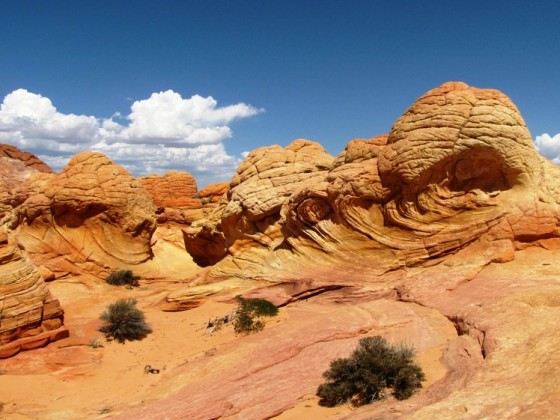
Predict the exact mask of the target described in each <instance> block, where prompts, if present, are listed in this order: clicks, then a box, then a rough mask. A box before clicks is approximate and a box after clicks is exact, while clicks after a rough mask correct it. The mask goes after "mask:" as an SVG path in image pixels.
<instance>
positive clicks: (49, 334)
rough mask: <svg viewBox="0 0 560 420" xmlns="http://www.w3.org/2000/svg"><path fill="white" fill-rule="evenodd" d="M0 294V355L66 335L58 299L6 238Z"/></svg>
mask: <svg viewBox="0 0 560 420" xmlns="http://www.w3.org/2000/svg"><path fill="white" fill-rule="evenodd" d="M2 230H3V229H2ZM4 234H5V232H4ZM0 297H1V299H2V305H1V306H0V319H1V320H2V322H1V323H0V358H5V357H10V356H13V355H14V354H16V353H18V352H19V351H21V350H30V349H34V348H37V347H42V346H44V345H46V344H48V343H49V342H51V341H56V340H59V339H61V338H65V337H68V330H67V329H66V327H64V325H63V323H64V311H63V310H62V308H61V306H60V304H59V302H58V300H57V299H55V298H53V297H52V295H51V293H50V292H49V290H48V288H47V286H46V285H45V282H44V281H43V279H42V278H41V276H40V274H39V271H38V270H37V268H36V267H35V266H34V265H33V263H32V262H31V261H30V260H29V259H28V258H27V256H26V255H25V253H24V252H22V251H21V250H20V249H19V248H18V247H17V246H16V245H14V244H13V243H8V242H7V241H5V242H3V243H2V244H0Z"/></svg>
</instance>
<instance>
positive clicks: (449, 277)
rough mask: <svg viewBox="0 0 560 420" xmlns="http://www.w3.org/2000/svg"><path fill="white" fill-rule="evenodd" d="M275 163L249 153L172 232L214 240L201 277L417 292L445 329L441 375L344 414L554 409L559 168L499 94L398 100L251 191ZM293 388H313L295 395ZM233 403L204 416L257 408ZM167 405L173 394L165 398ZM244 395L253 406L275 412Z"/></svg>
mask: <svg viewBox="0 0 560 420" xmlns="http://www.w3.org/2000/svg"><path fill="white" fill-rule="evenodd" d="M274 150H277V149H276V148H271V150H270V152H272V151H274ZM259 159H261V160H259ZM286 161H287V160H286V159H285V158H284V157H283V155H281V154H279V155H274V154H273V153H268V151H266V150H265V151H263V152H261V153H260V154H259V155H257V154H253V155H252V156H250V157H249V158H248V159H247V161H246V162H244V164H243V165H242V166H241V167H240V169H239V171H238V174H237V175H236V177H235V178H234V182H232V186H231V190H230V192H229V193H228V201H227V203H224V205H223V206H221V207H220V208H217V209H216V211H215V212H214V213H213V214H212V215H211V217H209V218H208V219H207V220H205V221H200V222H199V223H197V224H196V227H197V228H198V231H197V230H195V229H192V230H190V231H188V232H187V235H186V236H187V237H186V242H187V243H189V242H190V243H191V244H196V243H197V241H198V242H200V243H205V244H206V247H207V249H208V248H210V247H211V246H210V245H209V243H212V244H213V245H214V246H215V247H216V249H223V255H220V253H219V252H216V253H215V260H218V259H220V258H221V259H220V261H219V262H218V263H217V264H216V265H215V266H214V267H212V268H211V269H210V270H209V271H208V275H207V277H206V280H207V281H209V282H216V281H218V280H221V279H229V280H228V281H231V279H235V278H237V279H253V280H266V281H268V282H270V283H273V284H276V285H277V286H281V287H283V291H282V292H281V293H277V294H274V293H272V297H273V298H274V299H275V300H276V301H278V302H280V303H282V302H293V301H294V300H298V299H301V298H307V297H310V296H315V295H318V294H322V293H325V291H328V290H333V289H344V290H349V289H352V290H354V292H353V294H350V295H345V296H341V297H339V298H338V300H337V301H336V303H337V304H340V303H341V302H348V301H353V302H355V304H357V303H360V304H362V303H363V302H368V301H375V302H376V304H381V302H382V299H388V298H393V299H395V300H397V301H400V302H401V303H405V304H410V305H418V304H419V305H421V306H422V307H426V308H432V309H434V310H436V311H437V312H438V313H440V314H442V315H444V317H445V318H447V319H448V320H449V321H450V322H451V323H452V324H453V325H454V326H455V327H456V331H457V333H458V335H457V336H456V337H455V338H452V339H449V341H448V344H447V345H446V346H445V349H444V351H443V356H442V362H443V363H444V364H445V365H446V366H447V369H448V371H447V374H446V376H445V378H444V379H443V380H442V381H440V382H438V383H437V384H435V385H434V386H433V387H431V388H430V389H429V390H428V391H427V392H425V393H421V394H420V395H418V396H417V397H414V398H413V399H412V400H410V401H407V402H404V403H403V402H397V401H390V402H387V403H383V404H381V405H376V406H371V407H364V408H362V409H360V410H357V411H356V412H353V413H352V415H351V417H352V418H371V417H376V416H386V417H391V416H393V414H394V416H395V417H396V416H402V415H405V416H415V417H417V418H451V417H469V418H480V417H485V416H494V417H499V418H507V417H515V416H521V417H524V416H526V417H535V416H536V417H548V416H551V415H555V414H556V413H557V410H558V409H560V404H559V401H560V394H559V393H558V390H557V387H556V388H555V386H554V383H555V382H557V380H558V378H559V374H558V370H557V369H556V368H555V367H554V366H556V365H557V362H558V357H556V353H554V352H553V351H552V350H551V348H552V347H551V346H557V345H558V344H560V343H558V339H557V336H558V334H557V332H556V329H557V327H555V325H557V322H560V321H559V318H558V317H559V316H560V312H559V311H558V310H557V309H558V304H557V302H556V301H557V299H556V298H555V297H554V296H557V295H558V294H559V293H560V283H559V282H558V279H557V278H556V274H555V273H554V269H553V268H554V267H556V266H557V264H556V263H555V262H553V261H556V259H557V258H558V257H559V255H558V252H559V251H558V250H559V249H560V245H559V244H560V229H559V226H560V207H559V204H560V194H559V193H560V170H559V169H558V167H557V166H555V165H553V164H552V163H550V162H548V161H546V160H545V159H544V158H542V157H541V156H539V155H538V153H537V151H536V149H535V148H534V146H533V144H532V140H531V135H530V133H529V131H528V129H527V127H526V125H525V123H524V121H523V119H522V117H521V115H520V114H519V112H518V110H517V108H516V107H515V105H514V104H513V103H512V102H511V101H510V100H509V99H508V98H507V97H506V96H505V95H503V94H502V93H500V92H498V91H495V90H487V89H477V88H472V87H469V86H467V85H466V84H464V83H446V84H444V85H442V86H440V87H439V88H436V89H434V90H432V91H430V92H428V93H427V94H426V95H424V96H423V97H421V98H420V99H419V100H418V101H417V102H416V103H414V104H413V105H412V107H410V108H409V109H408V110H407V111H406V113H405V114H404V115H403V116H402V117H401V118H399V119H398V120H397V121H396V123H395V124H394V126H393V128H392V130H391V132H390V133H389V135H388V136H379V137H376V138H374V139H371V140H361V139H359V140H354V141H352V142H350V143H349V144H348V146H347V148H346V150H345V151H344V152H343V153H341V154H340V155H339V156H338V157H337V158H336V160H334V162H332V163H331V164H324V165H321V168H320V169H319V168H317V169H318V170H317V171H316V172H311V174H313V176H311V175H309V174H308V175H309V176H308V179H307V180H303V181H301V182H296V183H294V184H290V183H283V184H282V185H284V186H285V188H286V189H285V190H279V191H278V192H276V190H275V193H272V192H270V193H269V191H267V190H272V189H273V188H275V187H276V186H278V185H279V184H278V182H282V181H278V182H275V180H274V178H273V177H271V178H270V179H269V178H267V181H266V182H267V183H266V184H265V185H264V186H262V187H261V188H258V186H259V183H258V182H254V183H252V184H251V183H250V182H251V181H252V180H258V176H257V174H260V173H263V174H264V173H267V171H266V170H264V169H260V170H257V169H256V168H258V167H261V168H272V169H271V171H272V172H270V173H271V174H273V173H275V172H274V171H276V172H281V171H282V167H283V166H284V165H286ZM252 168H255V169H252ZM248 169H249V171H248ZM246 171H247V172H246ZM243 173H247V174H248V175H249V176H246V177H243V176H241V174H243ZM193 227H195V226H194V225H193ZM194 248H195V249H203V247H202V246H196V247H194ZM187 249H189V248H188V246H187ZM210 262H212V261H210ZM548 267H551V268H548ZM547 270H548V271H547ZM551 270H552V271H551ZM267 289H268V293H269V294H271V290H272V289H273V287H269V288H267ZM265 290H266V289H265ZM263 293H264V294H265V295H266V292H263ZM179 295H180V293H177V292H176V293H175V295H174V296H175V297H177V296H179ZM175 305H183V306H185V303H184V302H175ZM414 307H415V306H414ZM324 310H326V308H325V309H324ZM323 322H325V320H324V319H323ZM329 322H330V320H329ZM413 340H414V339H413ZM552 343H555V344H552ZM302 353H303V352H302ZM271 366H272V365H271ZM305 366H310V364H307V363H306V364H305ZM267 372H269V371H267ZM290 372H292V371H290ZM314 373H317V372H316V371H314ZM308 374H311V373H309V372H308ZM285 375H286V374H285ZM285 375H284V376H285ZM278 377H279V376H278ZM269 379H270V378H269ZM269 379H267V380H266V383H269V382H274V380H272V379H270V380H269ZM303 381H304V379H302V382H301V383H303ZM296 382H297V381H296ZM263 383H265V382H263ZM298 383H299V382H298ZM450 383H452V384H453V385H452V386H451V388H449V387H448V385H450ZM215 384H216V383H214V386H215ZM497 384H499V385H498V386H497ZM315 385H316V381H315ZM498 388H499V389H498ZM255 389H256V388H255ZM247 392H250V391H247ZM255 392H256V391H255ZM306 392H307V393H310V392H313V390H312V388H311V387H309V388H307V390H306V391H301V392H300V394H299V395H300V397H301V395H302V394H305V393H306ZM200 398H201V399H203V398H205V397H204V396H202V395H201V396H200ZM235 398H237V397H235ZM235 398H234V399H235ZM234 399H232V398H229V397H227V396H223V397H222V398H221V400H219V401H217V403H216V404H215V407H218V406H219V407H221V408H219V410H222V411H220V413H221V414H218V415H234V414H233V411H228V410H229V408H231V407H233V408H232V410H233V409H235V410H238V411H235V412H236V413H237V412H242V413H245V411H243V410H251V409H253V408H255V407H257V406H258V404H255V401H251V402H247V401H244V400H243V401H241V400H238V399H235V401H234ZM220 401H221V404H222V405H220V404H219V402H220ZM191 403H194V404H196V403H197V400H196V398H195V399H194V400H192V401H189V402H188V404H191ZM164 405H165V404H162V406H164ZM177 407H181V404H180V403H179V402H178V401H177V400H173V401H170V404H169V406H167V408H168V409H169V410H175V409H176V408H177ZM259 407H260V408H262V409H263V410H264V411H261V412H259V414H258V416H261V417H266V416H273V415H276V414H277V412H275V411H274V410H272V409H270V410H268V411H267V410H265V409H264V408H263V406H259ZM217 410H218V409H217ZM280 411H282V410H280ZM170 412H171V411H170ZM391 413H392V414H391Z"/></svg>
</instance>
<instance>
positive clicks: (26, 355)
mask: <svg viewBox="0 0 560 420" xmlns="http://www.w3.org/2000/svg"><path fill="white" fill-rule="evenodd" d="M178 286H180V284H177V283H169V284H166V283H165V282H155V283H151V284H142V285H141V287H139V288H136V289H133V290H128V289H125V288H122V287H112V286H109V285H107V284H104V283H103V282H101V281H99V280H97V281H86V282H76V281H56V282H53V283H50V285H49V287H50V289H51V291H52V293H53V294H54V295H55V296H56V297H58V298H59V299H60V301H61V304H62V306H63V307H64V308H65V323H66V325H67V327H68V328H69V330H70V333H71V336H70V337H69V338H67V339H64V340H61V341H58V342H56V343H53V344H51V345H49V346H47V347H45V348H42V349H37V350H33V351H27V352H22V353H19V354H18V355H16V356H15V357H12V358H10V359H5V360H0V372H1V374H0V402H2V403H3V410H2V412H0V418H6V419H75V418H103V417H107V416H111V414H112V413H114V411H113V409H114V408H116V409H117V411H118V410H119V409H120V408H122V407H123V406H126V405H128V404H137V403H141V402H142V401H144V400H149V399H150V392H151V391H153V390H155V389H156V388H157V395H159V396H161V395H171V394H172V393H173V392H175V391H176V390H175V389H173V387H172V386H171V385H170V384H168V383H166V380H165V378H166V377H168V376H169V375H158V374H146V373H145V372H144V368H145V366H146V365H150V366H151V367H153V368H156V369H160V372H161V373H168V372H169V371H173V369H174V368H176V367H179V366H181V365H184V364H185V363H189V362H192V361H193V360H195V359H197V358H199V357H204V356H205V355H208V354H211V353H212V351H213V350H214V349H215V348H216V346H219V345H220V344H223V343H226V342H229V341H232V340H242V337H241V336H236V335H235V334H234V332H233V328H232V327H227V328H223V329H222V330H220V331H218V332H215V333H214V334H212V335H210V334H209V330H208V329H207V328H206V326H207V323H208V320H209V319H210V318H213V317H217V316H223V315H225V314H226V313H228V312H230V311H231V310H233V309H234V308H235V307H236V304H235V303H229V302H227V296H233V295H234V294H236V293H232V292H231V291H229V292H228V293H229V295H227V296H220V295H218V296H213V297H212V298H211V299H208V300H207V301H206V302H205V303H203V304H202V305H201V306H200V307H198V308H195V309H192V310H189V311H183V312H163V311H161V310H160V309H158V308H157V306H156V304H157V303H158V302H159V301H160V300H161V299H162V297H163V296H164V294H165V291H166V290H168V289H169V288H173V287H178ZM122 297H127V298H135V299H137V300H138V307H139V308H140V309H142V310H143V311H144V313H145V315H146V318H147V321H148V323H149V324H150V325H151V326H152V329H153V333H151V334H150V335H149V336H148V337H147V338H145V339H144V340H142V341H134V342H126V343H125V344H120V343H118V342H114V341H111V342H108V341H107V340H105V338H104V337H103V335H102V334H100V333H99V332H98V331H97V328H98V327H99V325H101V321H100V320H99V315H100V314H101V313H102V312H103V311H104V309H105V308H106V306H107V305H108V304H109V303H111V302H114V301H115V300H117V299H118V298H122ZM224 300H225V301H226V302H224ZM300 304H301V302H300ZM286 316H287V315H286V312H285V311H284V310H281V311H280V316H279V317H277V318H274V321H270V322H276V323H277V322H283V320H284V319H285V318H286ZM240 343H241V342H240ZM440 355H441V351H440V349H432V350H431V351H430V352H427V353H424V354H419V355H418V360H419V362H420V363H421V364H422V366H423V368H424V370H425V372H426V374H427V379H428V381H427V382H426V383H425V384H424V386H425V387H427V386H429V385H430V384H431V383H433V382H435V381H437V380H438V379H440V378H441V377H443V375H444V374H445V369H444V368H443V366H441V364H440V363H439V357H440ZM351 410H352V408H351V407H350V406H342V407H336V408H324V407H320V406H319V405H318V404H317V397H315V396H314V395H308V396H305V397H304V398H302V400H301V401H300V402H298V403H297V404H296V405H295V407H294V408H292V409H290V410H287V411H285V412H284V413H282V414H281V415H280V416H279V417H277V418H280V419H302V418H305V419H321V418H326V417H331V416H334V415H337V414H340V413H345V412H346V413H348V412H350V411H351Z"/></svg>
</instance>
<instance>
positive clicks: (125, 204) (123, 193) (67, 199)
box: [11, 152, 155, 277]
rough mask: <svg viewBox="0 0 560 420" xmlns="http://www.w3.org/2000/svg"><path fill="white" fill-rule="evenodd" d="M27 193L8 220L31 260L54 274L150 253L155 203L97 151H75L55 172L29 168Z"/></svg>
mask: <svg viewBox="0 0 560 420" xmlns="http://www.w3.org/2000/svg"><path fill="white" fill-rule="evenodd" d="M28 184H29V187H30V188H31V190H32V191H33V194H30V196H29V197H28V198H27V200H26V201H25V202H24V203H23V204H22V205H21V206H20V207H19V208H18V209H17V212H16V213H15V214H14V216H13V220H12V222H11V228H13V229H16V228H17V230H16V231H15V235H17V240H18V242H19V243H21V244H23V245H24V246H25V248H26V250H27V251H28V252H29V253H30V254H31V256H32V258H33V260H34V262H35V263H36V264H38V265H42V266H44V267H46V268H48V269H49V270H50V271H52V272H53V273H55V274H56V276H57V277H60V276H64V275H68V274H80V273H90V274H99V273H103V272H105V273H106V272H108V271H111V270H113V269H115V268H118V267H122V266H131V265H132V266H133V265H137V264H140V263H142V262H144V261H146V260H148V259H149V258H151V256H152V251H151V242H150V241H151V236H152V234H153V232H154V229H155V220H154V213H155V207H154V205H153V202H152V198H151V196H150V195H149V194H148V193H147V192H146V191H145V190H144V189H143V188H142V186H141V185H140V184H139V183H138V182H137V181H135V180H134V178H133V177H132V176H131V175H130V174H129V173H128V172H127V171H126V170H125V169H123V168H122V167H120V166H118V165H115V164H114V163H113V162H111V161H110V160H109V159H107V158H106V157H105V156H104V155H102V154H100V153H91V152H84V153H80V154H78V155H76V156H75V157H74V158H72V160H71V161H70V162H69V163H68V166H67V167H66V168H65V169H64V170H63V171H62V172H60V173H59V174H56V175H55V174H40V173H37V174H34V175H32V176H31V177H30V178H29V180H28Z"/></svg>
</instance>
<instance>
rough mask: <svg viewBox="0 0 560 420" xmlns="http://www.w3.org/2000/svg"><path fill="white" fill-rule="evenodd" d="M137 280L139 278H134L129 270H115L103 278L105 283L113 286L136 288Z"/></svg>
mask: <svg viewBox="0 0 560 420" xmlns="http://www.w3.org/2000/svg"><path fill="white" fill-rule="evenodd" d="M138 280H140V276H135V275H134V273H133V272H132V271H131V270H115V271H113V272H112V273H111V274H109V275H108V276H107V277H106V278H105V281H106V282H107V283H109V284H111V285H113V286H131V287H136V286H138V285H139V284H140V283H138Z"/></svg>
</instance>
